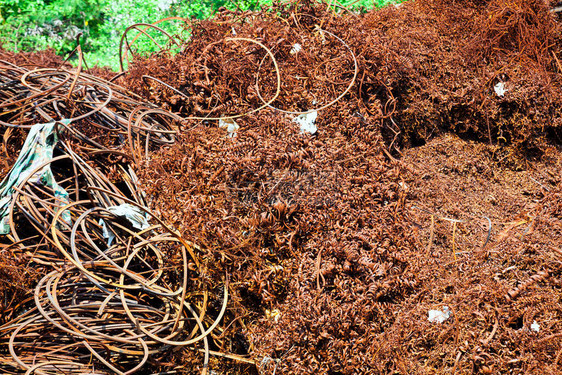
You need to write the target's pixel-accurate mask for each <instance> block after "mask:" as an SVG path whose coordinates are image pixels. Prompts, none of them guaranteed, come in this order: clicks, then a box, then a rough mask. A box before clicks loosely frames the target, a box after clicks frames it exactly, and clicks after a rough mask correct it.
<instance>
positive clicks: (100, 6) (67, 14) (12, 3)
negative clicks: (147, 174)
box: [0, 0, 399, 70]
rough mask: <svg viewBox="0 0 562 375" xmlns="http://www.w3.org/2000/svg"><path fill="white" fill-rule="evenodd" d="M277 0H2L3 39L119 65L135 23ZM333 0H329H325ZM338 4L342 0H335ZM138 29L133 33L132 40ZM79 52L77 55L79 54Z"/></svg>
mask: <svg viewBox="0 0 562 375" xmlns="http://www.w3.org/2000/svg"><path fill="white" fill-rule="evenodd" d="M271 1H272V0H199V1H194V0H119V1H114V0H0V45H2V47H3V48H6V49H10V50H14V51H31V50H42V49H46V48H54V49H55V51H57V53H58V54H59V55H62V56H66V55H68V53H70V52H71V51H72V50H73V49H74V48H75V47H76V40H77V37H78V35H79V34H80V33H81V37H80V44H81V46H82V50H83V51H84V56H85V59H86V61H87V63H88V64H89V65H90V66H92V65H99V66H109V67H110V68H112V69H113V70H118V69H119V57H118V51H119V41H120V38H121V35H122V34H123V32H124V31H125V29H126V28H127V27H128V26H130V25H132V24H135V23H139V22H143V23H152V22H155V21H157V20H159V19H162V18H165V17H173V16H177V17H184V18H199V19H205V18H209V17H211V16H212V14H213V13H214V11H216V10H217V9H218V8H220V7H222V6H224V7H227V8H230V9H236V8H239V9H241V10H247V9H256V8H259V7H260V6H262V5H270V4H271ZM324 1H326V2H329V1H330V0H324ZM396 2H399V0H339V3H340V4H342V5H344V6H351V7H352V8H354V9H360V10H361V9H362V10H365V9H370V8H372V7H373V6H383V5H386V4H388V3H396ZM336 4H337V3H336ZM158 26H159V27H161V28H163V29H164V30H166V31H167V32H168V33H170V34H172V35H173V34H177V33H181V32H182V28H181V25H180V22H177V21H167V22H163V23H161V24H159V25H158ZM146 33H147V34H149V35H150V37H152V38H154V40H155V41H156V42H157V43H159V44H160V45H162V46H164V45H166V44H167V43H169V40H168V38H167V37H166V36H165V35H163V34H162V33H160V32H157V31H156V30H154V29H148V30H146ZM137 34H138V30H132V31H131V32H130V33H128V34H127V35H128V38H127V39H128V40H129V42H131V41H132V39H133V38H134V37H135V36H136V35H137ZM134 49H135V50H137V51H141V52H144V53H150V52H154V51H156V50H157V49H158V47H157V46H156V45H155V44H154V43H153V42H152V41H151V40H150V39H149V37H147V36H146V35H143V36H142V37H140V38H139V39H138V41H135V43H134ZM74 58H75V57H74Z"/></svg>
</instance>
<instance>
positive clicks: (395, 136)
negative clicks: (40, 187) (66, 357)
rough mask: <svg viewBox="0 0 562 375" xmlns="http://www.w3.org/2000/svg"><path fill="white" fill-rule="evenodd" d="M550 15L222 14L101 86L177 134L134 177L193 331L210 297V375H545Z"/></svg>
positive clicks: (551, 330) (555, 286) (557, 200)
mask: <svg viewBox="0 0 562 375" xmlns="http://www.w3.org/2000/svg"><path fill="white" fill-rule="evenodd" d="M555 5H556V4H555V2H544V1H531V0H515V1H511V2H506V1H503V0H491V1H469V0H465V1H452V2H444V1H440V0H433V1H427V2H407V3H404V4H402V5H400V6H390V7H388V8H385V9H383V10H380V11H372V12H370V13H368V14H366V15H358V14H355V13H352V12H349V11H345V10H342V9H341V8H339V9H340V12H339V13H337V12H336V11H335V10H333V9H330V8H328V7H327V6H326V5H311V4H309V3H307V2H303V3H297V4H293V5H291V6H278V7H277V8H275V12H248V13H242V12H230V11H222V12H219V13H218V14H217V16H216V18H215V19H214V20H212V21H201V22H198V23H194V24H192V25H191V27H192V31H193V37H192V39H191V40H190V41H189V42H186V43H187V45H186V47H185V49H184V52H182V53H180V54H178V55H175V56H169V55H167V54H166V53H161V54H159V55H155V56H151V57H148V58H140V57H138V58H137V59H136V60H135V61H133V63H132V65H131V66H130V68H129V71H128V74H127V75H124V76H122V77H120V78H117V79H116V82H117V83H119V84H120V85H123V86H124V87H126V88H128V89H130V90H131V91H134V92H136V93H137V94H139V95H141V96H142V97H144V98H146V99H147V100H150V101H151V102H153V103H155V104H157V105H159V106H161V107H162V108H164V109H166V110H170V111H173V112H174V113H177V114H178V115H180V116H182V117H183V120H182V121H180V122H179V124H178V126H179V127H180V129H181V132H180V134H179V135H178V138H177V140H176V143H175V144H173V145H171V146H165V147H161V148H160V149H158V150H153V151H152V152H150V153H148V154H146V155H145V157H144V158H143V159H142V161H141V162H140V164H139V166H138V171H137V173H138V175H139V177H140V185H141V186H142V188H143V190H144V191H145V192H146V194H147V196H148V197H149V201H150V208H151V209H153V210H154V211H155V212H157V213H158V214H159V215H160V217H162V218H163V219H164V220H165V221H166V222H167V223H169V224H172V225H173V226H174V227H176V228H178V229H179V231H180V232H181V233H182V235H183V236H184V237H185V238H187V239H189V240H190V241H193V242H194V243H196V244H198V245H199V246H200V247H201V253H200V254H199V255H200V257H201V259H202V264H203V268H202V269H203V271H201V272H200V273H199V274H198V275H197V276H198V278H199V279H200V280H201V282H203V283H204V284H205V285H206V286H207V288H208V290H209V292H210V296H211V297H210V302H209V306H210V308H209V311H208V314H209V315H210V316H216V315H217V313H218V310H219V308H220V305H221V295H222V291H221V288H222V287H223V285H224V282H225V280H228V284H227V285H228V291H229V294H230V296H231V298H230V300H229V305H228V309H227V313H226V316H225V319H224V321H223V322H222V323H221V325H220V326H219V329H220V334H213V335H212V339H213V340H212V344H211V350H212V351H213V352H214V355H213V356H212V360H211V365H210V372H211V373H213V374H242V373H250V374H273V373H275V374H310V373H319V374H332V375H336V374H444V373H451V374H472V373H474V374H476V373H479V374H480V373H481V374H547V373H548V374H556V373H562V359H561V358H560V357H561V356H562V333H561V332H562V331H561V329H562V300H561V298H562V292H561V288H562V274H561V269H562V268H561V263H560V261H561V257H562V245H561V244H562V222H561V220H562V191H561V184H560V182H561V175H560V170H561V167H562V153H561V151H562V149H561V147H560V139H561V137H560V136H561V133H560V126H561V125H562V112H561V108H562V85H561V82H562V80H561V74H562V66H561V65H560V62H559V59H560V58H562V44H561V41H562V33H561V30H562V29H561V26H560V19H559V18H558V17H559V16H558V15H557V14H556V13H552V12H551V11H550V9H551V8H552V7H554V6H555ZM334 9H336V8H334ZM322 30H324V31H322ZM243 38H245V39H243ZM255 41H258V42H259V43H261V44H262V45H260V44H257V43H255ZM297 43H298V44H299V45H300V48H302V50H300V51H297V52H294V51H295V45H296V44H297ZM263 46H266V47H267V49H265V48H263ZM268 50H269V51H271V55H274V56H275V59H276V60H275V63H274V62H273V60H272V59H271V55H270V54H269V53H268ZM350 51H353V53H350ZM16 57H17V56H11V57H3V58H4V59H8V58H11V59H12V61H13V59H15V58H16ZM38 65H39V63H38ZM257 72H259V74H258V73H257ZM277 73H278V74H279V76H277ZM104 74H107V72H104ZM278 79H279V80H280V81H279V86H277V80H278ZM157 80H159V81H161V82H164V83H165V84H162V83H160V82H158V81H157ZM498 84H499V86H498ZM170 86H171V87H170ZM277 87H279V89H277ZM348 87H349V89H348ZM500 89H505V92H502V91H499V92H501V94H499V93H498V90H500ZM260 96H261V97H262V98H261V99H260ZM264 102H268V104H269V105H270V107H265V108H262V109H261V110H260V111H257V112H252V110H253V109H255V108H258V107H261V106H262V105H263V103H264ZM313 107H315V108H318V107H324V108H322V109H321V110H319V111H318V118H317V121H316V126H317V132H315V134H308V133H303V132H301V131H300V129H299V126H298V124H297V123H295V122H294V121H292V119H293V118H294V117H295V116H296V114H295V113H291V112H299V111H303V112H306V111H307V110H308V109H310V108H313ZM237 114H244V116H241V117H240V118H236V119H235V121H236V123H237V125H239V128H238V129H237V130H236V134H235V135H232V134H229V133H228V132H227V131H225V130H224V129H221V128H219V126H218V121H217V120H216V119H213V118H216V117H221V116H227V115H237ZM8 156H9V155H8ZM4 164H5V166H3V168H4V169H3V171H4V172H5V170H6V168H7V166H8V165H9V159H8V158H6V160H4ZM171 257H173V255H171ZM6 262H8V260H6ZM10 264H11V263H10ZM16 276H17V275H16ZM16 276H13V275H12V276H10V277H12V278H15V277H16ZM443 309H445V311H447V310H448V311H449V312H450V314H449V315H448V317H447V318H446V319H445V320H444V321H443V322H440V323H439V322H430V321H429V320H428V317H429V312H430V310H440V311H443ZM201 356H202V355H201V353H199V352H197V351H192V350H178V351H173V352H171V353H170V354H169V358H167V360H166V361H161V362H159V363H157V364H153V366H155V368H160V367H162V368H166V369H169V368H175V369H176V370H177V371H179V372H180V373H198V372H201V368H200V367H201ZM170 364H172V365H170ZM159 366H160V367H159ZM166 366H168V367H166Z"/></svg>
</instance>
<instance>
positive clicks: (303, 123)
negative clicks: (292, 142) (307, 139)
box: [293, 111, 318, 134]
mask: <svg viewBox="0 0 562 375" xmlns="http://www.w3.org/2000/svg"><path fill="white" fill-rule="evenodd" d="M317 117H318V112H316V111H312V112H308V113H304V114H302V115H298V116H297V117H295V118H294V119H293V121H294V122H296V123H297V124H299V125H300V129H301V133H309V134H316V132H317V131H318V128H317V127H316V118H317Z"/></svg>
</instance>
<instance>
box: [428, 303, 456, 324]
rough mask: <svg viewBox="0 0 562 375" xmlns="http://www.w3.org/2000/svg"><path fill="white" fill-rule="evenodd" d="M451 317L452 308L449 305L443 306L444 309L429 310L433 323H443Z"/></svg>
mask: <svg viewBox="0 0 562 375" xmlns="http://www.w3.org/2000/svg"><path fill="white" fill-rule="evenodd" d="M450 317H451V310H449V307H448V306H443V311H441V310H429V311H428V318H427V320H429V321H430V322H431V323H443V322H444V321H446V320H447V319H449V318H450Z"/></svg>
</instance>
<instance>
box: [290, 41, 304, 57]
mask: <svg viewBox="0 0 562 375" xmlns="http://www.w3.org/2000/svg"><path fill="white" fill-rule="evenodd" d="M300 51H302V46H301V45H300V44H299V43H295V44H294V45H293V48H291V50H290V51H289V53H290V54H291V55H294V54H295V53H298V52H300Z"/></svg>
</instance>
